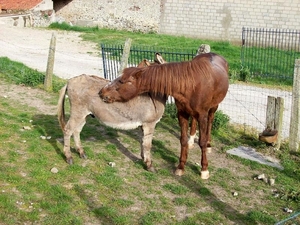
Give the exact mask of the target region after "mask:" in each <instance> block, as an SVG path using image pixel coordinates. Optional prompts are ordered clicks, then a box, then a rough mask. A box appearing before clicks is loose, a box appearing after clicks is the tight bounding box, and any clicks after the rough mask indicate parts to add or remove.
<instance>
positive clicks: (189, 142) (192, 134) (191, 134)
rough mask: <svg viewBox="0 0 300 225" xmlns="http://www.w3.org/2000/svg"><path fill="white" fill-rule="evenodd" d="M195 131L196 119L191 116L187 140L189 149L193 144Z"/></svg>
mask: <svg viewBox="0 0 300 225" xmlns="http://www.w3.org/2000/svg"><path fill="white" fill-rule="evenodd" d="M196 131H197V120H196V119H195V118H194V117H192V121H191V128H190V137H189V141H188V144H189V149H192V148H194V146H195V138H196Z"/></svg>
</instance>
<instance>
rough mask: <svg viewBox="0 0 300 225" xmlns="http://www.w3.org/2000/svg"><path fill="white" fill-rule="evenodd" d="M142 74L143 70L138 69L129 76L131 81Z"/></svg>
mask: <svg viewBox="0 0 300 225" xmlns="http://www.w3.org/2000/svg"><path fill="white" fill-rule="evenodd" d="M142 72H143V69H142V68H138V70H137V71H135V72H134V73H132V74H131V77H132V79H134V80H135V79H138V78H139V77H140V76H141V74H142Z"/></svg>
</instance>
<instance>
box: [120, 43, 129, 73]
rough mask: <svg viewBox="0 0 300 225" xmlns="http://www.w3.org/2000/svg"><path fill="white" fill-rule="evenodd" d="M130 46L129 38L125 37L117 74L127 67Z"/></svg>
mask: <svg viewBox="0 0 300 225" xmlns="http://www.w3.org/2000/svg"><path fill="white" fill-rule="evenodd" d="M130 47H131V38H127V39H126V41H125V45H124V49H123V54H122V59H121V64H120V68H119V71H118V74H121V73H122V71H123V69H125V68H126V67H127V63H128V59H129V56H130Z"/></svg>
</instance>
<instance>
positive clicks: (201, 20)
mask: <svg viewBox="0 0 300 225" xmlns="http://www.w3.org/2000/svg"><path fill="white" fill-rule="evenodd" d="M299 12H300V4H299V1H297V0H290V1H286V0H256V1H254V0H248V1H247V0H210V1H199V0H153V1H149V0H147V1H146V0H126V1H125V0H124V1H117V0H73V1H70V2H69V3H68V4H67V5H66V6H64V7H62V8H60V10H59V11H57V13H56V15H57V16H58V18H60V20H65V21H66V22H72V23H73V24H80V25H84V24H87V25H98V26H100V27H110V28H116V29H127V30H131V31H142V32H159V33H163V34H172V35H185V36H190V37H197V38H203V39H216V40H228V41H238V40H240V39H241V31H242V27H252V28H278V29H299V21H300V13H299Z"/></svg>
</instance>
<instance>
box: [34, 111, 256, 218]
mask: <svg viewBox="0 0 300 225" xmlns="http://www.w3.org/2000/svg"><path fill="white" fill-rule="evenodd" d="M95 121H96V120H95ZM96 122H97V123H98V121H96ZM33 125H35V127H36V129H38V131H39V132H40V134H41V135H43V136H51V137H52V138H51V139H49V140H47V141H49V143H50V144H51V145H52V146H53V148H54V149H55V151H56V153H57V154H58V155H60V156H61V157H62V158H63V159H64V160H65V156H64V154H63V152H62V146H59V144H58V143H59V142H58V140H63V139H62V137H63V134H62V131H61V128H60V126H59V124H58V121H57V118H56V116H54V115H42V114H39V115H35V116H34V117H33ZM99 126H103V125H101V124H99ZM161 128H163V129H166V130H168V131H170V130H171V131H172V130H173V131H172V132H174V135H175V130H174V129H172V128H171V127H168V126H167V125H164V124H162V125H161ZM84 129H86V130H88V131H89V133H90V132H92V133H93V136H94V137H95V138H96V140H103V136H100V134H99V135H95V134H96V133H97V132H99V131H98V130H97V128H96V126H95V124H94V122H92V123H91V121H90V119H88V122H87V124H86V125H85V128H84ZM113 132H116V133H115V134H114V135H113V137H114V138H112V137H104V138H107V140H108V141H109V142H111V143H112V144H114V145H116V147H117V148H118V149H119V151H120V152H121V153H122V154H124V155H125V156H126V157H128V158H129V159H131V160H132V161H134V162H136V161H141V159H140V158H138V157H137V156H135V155H134V154H133V153H131V152H130V151H129V150H128V149H127V148H126V147H125V146H124V145H123V144H122V143H120V141H118V139H117V138H116V137H118V134H117V131H115V130H114V131H113ZM119 132H126V135H129V136H130V137H132V138H134V139H138V140H139V141H140V139H141V136H142V133H141V134H137V132H128V131H119ZM140 132H141V131H140ZM156 132H157V131H156ZM82 138H83V139H84V138H87V136H86V135H82ZM152 153H155V154H158V155H159V156H160V157H161V158H162V159H164V161H165V162H166V163H167V164H168V165H167V166H168V167H171V168H173V169H175V168H174V163H176V162H177V161H178V156H177V155H175V154H174V152H172V151H170V150H169V149H168V148H166V147H165V144H164V143H163V142H162V141H158V140H153V146H152ZM186 167H189V168H190V169H191V170H192V171H194V172H195V173H197V174H199V170H198V168H197V167H196V166H195V165H192V164H191V163H189V162H187V164H186ZM174 176H175V175H174ZM176 179H177V180H178V182H179V183H181V184H182V185H183V186H186V187H187V188H188V189H189V190H190V191H191V192H194V193H195V194H196V195H198V196H199V198H202V199H204V200H205V201H206V202H207V204H208V205H209V206H211V207H212V208H214V209H215V210H216V211H218V212H220V213H221V214H223V215H224V217H226V218H228V219H230V220H231V221H233V222H234V223H236V224H257V223H256V222H255V221H253V220H250V219H249V217H247V216H246V215H243V214H240V213H239V212H238V211H237V210H235V209H234V208H233V207H231V206H230V205H228V204H226V203H224V202H223V201H222V200H220V199H218V198H217V197H216V196H215V195H214V194H213V193H212V192H211V191H210V190H209V189H208V188H206V187H204V185H203V182H202V181H201V179H200V177H199V181H194V180H192V179H191V178H189V177H188V176H182V177H176ZM203 190H205V192H206V194H205V195H204V196H203V195H202V194H201V193H203ZM76 192H77V195H78V196H79V197H80V198H81V199H83V200H84V201H85V202H86V204H87V206H88V207H89V209H90V210H91V211H92V212H94V214H95V215H96V216H97V217H98V218H99V221H100V220H101V222H108V223H110V222H113V217H114V216H115V215H114V213H113V214H110V213H108V214H107V213H105V206H103V207H99V205H98V204H96V203H93V201H90V198H89V197H88V196H87V195H86V194H85V192H84V191H83V190H82V189H81V188H80V187H79V186H77V187H76ZM103 213H105V214H106V215H105V216H106V217H105V219H104V220H103ZM247 221H249V223H248V222H247Z"/></svg>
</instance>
